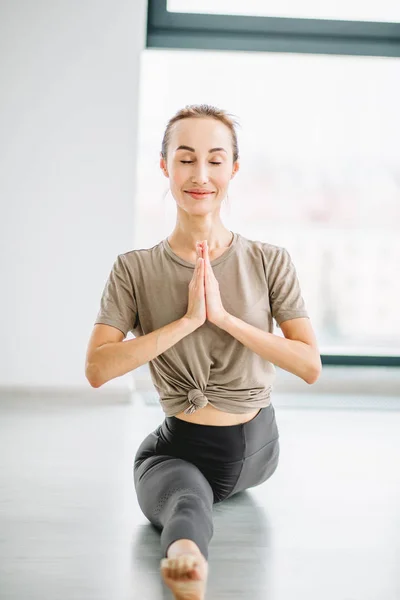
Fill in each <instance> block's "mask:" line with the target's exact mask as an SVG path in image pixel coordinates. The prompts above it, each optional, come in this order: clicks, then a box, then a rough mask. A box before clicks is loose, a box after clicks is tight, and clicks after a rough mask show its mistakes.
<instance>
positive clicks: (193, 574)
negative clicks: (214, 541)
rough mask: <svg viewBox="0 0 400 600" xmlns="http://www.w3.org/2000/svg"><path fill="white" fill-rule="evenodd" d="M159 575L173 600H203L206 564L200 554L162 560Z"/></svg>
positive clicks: (206, 573) (182, 555)
mask: <svg viewBox="0 0 400 600" xmlns="http://www.w3.org/2000/svg"><path fill="white" fill-rule="evenodd" d="M161 574H162V577H163V579H164V581H165V584H166V585H167V586H168V587H169V589H170V590H171V591H172V593H173V595H174V598H175V600H204V594H205V588H206V581H207V575H208V563H207V561H206V559H205V558H204V556H203V555H202V554H181V555H179V556H176V557H174V558H163V559H162V560H161Z"/></svg>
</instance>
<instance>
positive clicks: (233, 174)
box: [231, 161, 240, 179]
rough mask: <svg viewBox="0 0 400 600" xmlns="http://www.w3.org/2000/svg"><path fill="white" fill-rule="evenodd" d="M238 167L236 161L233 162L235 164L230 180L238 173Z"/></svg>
mask: <svg viewBox="0 0 400 600" xmlns="http://www.w3.org/2000/svg"><path fill="white" fill-rule="evenodd" d="M239 168H240V165H239V163H238V161H236V162H235V164H234V165H233V171H232V177H231V179H233V178H234V177H235V175H236V173H237V172H238V171H239Z"/></svg>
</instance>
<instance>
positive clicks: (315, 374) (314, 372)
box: [304, 363, 322, 385]
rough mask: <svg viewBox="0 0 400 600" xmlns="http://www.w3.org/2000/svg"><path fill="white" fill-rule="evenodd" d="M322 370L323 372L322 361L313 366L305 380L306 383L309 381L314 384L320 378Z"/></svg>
mask: <svg viewBox="0 0 400 600" xmlns="http://www.w3.org/2000/svg"><path fill="white" fill-rule="evenodd" d="M321 372H322V364H321V363H320V364H319V365H317V366H313V368H312V369H310V372H309V373H308V377H307V379H305V380H304V381H305V382H306V383H308V384H309V385H312V384H313V383H315V382H316V381H317V380H318V379H319V376H320V375H321Z"/></svg>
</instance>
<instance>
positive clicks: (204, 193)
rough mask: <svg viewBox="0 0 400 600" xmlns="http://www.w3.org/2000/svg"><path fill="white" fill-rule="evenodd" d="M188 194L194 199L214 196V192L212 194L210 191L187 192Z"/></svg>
mask: <svg viewBox="0 0 400 600" xmlns="http://www.w3.org/2000/svg"><path fill="white" fill-rule="evenodd" d="M186 193H187V194H190V195H191V196H193V198H202V197H203V196H209V195H210V194H213V193H214V192H211V191H208V190H187V192H186Z"/></svg>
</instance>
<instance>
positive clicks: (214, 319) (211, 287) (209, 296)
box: [196, 240, 228, 326]
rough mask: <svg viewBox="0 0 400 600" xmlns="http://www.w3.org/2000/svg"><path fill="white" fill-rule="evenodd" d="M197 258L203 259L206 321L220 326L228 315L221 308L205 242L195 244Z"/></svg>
mask: <svg viewBox="0 0 400 600" xmlns="http://www.w3.org/2000/svg"><path fill="white" fill-rule="evenodd" d="M196 252H197V256H198V257H201V258H203V259H204V291H205V301H206V314H207V319H208V320H209V321H210V322H211V323H214V325H217V326H220V325H221V324H222V323H223V321H225V319H226V317H227V315H228V313H227V311H226V310H225V309H224V307H223V306H222V300H221V295H220V292H219V283H218V280H217V278H216V277H215V275H214V271H213V269H212V266H211V263H210V258H209V255H208V245H207V240H205V241H204V242H198V243H197V244H196Z"/></svg>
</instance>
